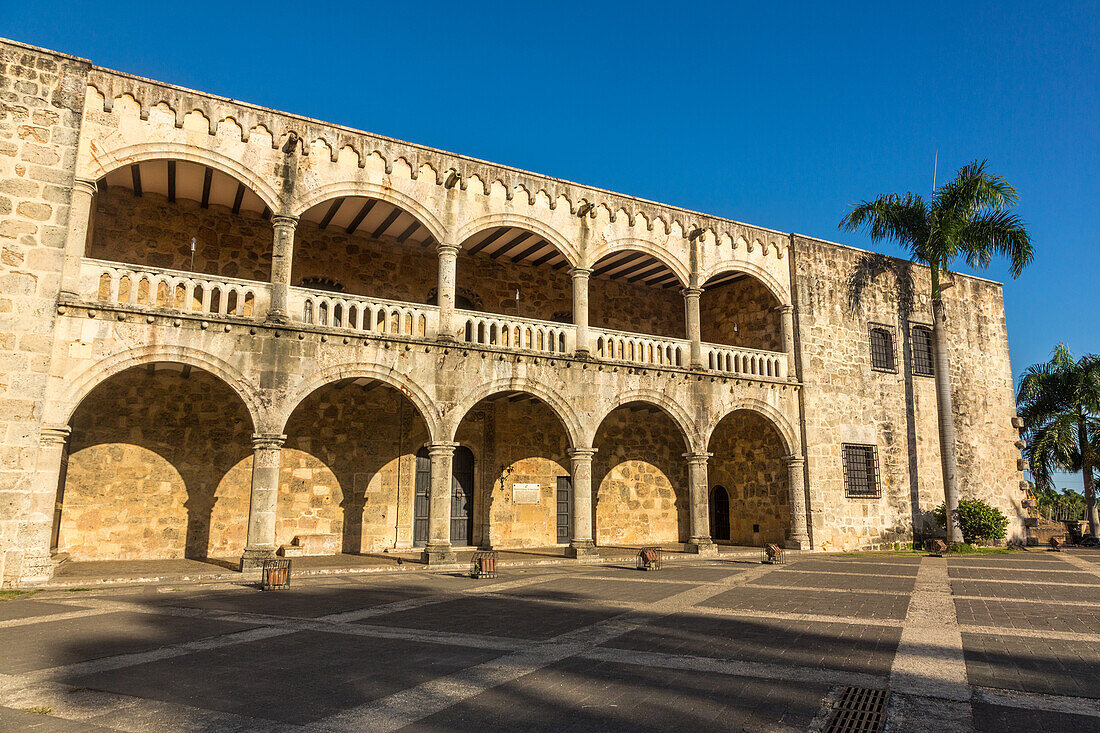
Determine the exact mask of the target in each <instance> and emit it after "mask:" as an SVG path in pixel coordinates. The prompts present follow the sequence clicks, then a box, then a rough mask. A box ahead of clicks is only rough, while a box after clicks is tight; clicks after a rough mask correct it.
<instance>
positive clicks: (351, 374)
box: [275, 363, 444, 441]
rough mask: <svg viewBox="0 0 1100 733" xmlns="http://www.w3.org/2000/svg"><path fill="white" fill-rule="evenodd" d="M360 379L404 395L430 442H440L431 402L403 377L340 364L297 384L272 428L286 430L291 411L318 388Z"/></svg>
mask: <svg viewBox="0 0 1100 733" xmlns="http://www.w3.org/2000/svg"><path fill="white" fill-rule="evenodd" d="M361 377H366V378H370V379H377V380H378V381H379V382H382V383H383V384H386V385H387V386H390V387H393V388H394V389H396V390H397V391H398V392H400V393H401V394H403V395H404V396H405V398H406V399H408V400H409V402H411V403H412V404H413V407H415V408H416V411H417V412H418V413H419V414H420V417H421V419H423V420H424V422H425V424H426V425H427V426H428V435H429V436H430V439H431V440H432V441H437V440H441V439H443V438H441V437H440V436H442V435H443V434H444V433H443V427H442V423H441V420H440V417H439V412H438V411H437V410H436V409H435V407H434V401H433V399H432V397H431V395H429V394H428V393H427V391H425V390H424V389H423V388H422V387H421V386H420V385H418V384H416V383H415V382H413V381H412V380H411V379H409V378H408V377H406V376H405V375H404V374H401V373H399V372H395V371H393V370H392V369H386V368H384V367H381V366H375V365H372V364H360V363H356V364H339V365H337V366H332V367H328V368H327V369H322V370H321V371H320V372H317V373H316V374H314V375H313V377H312V378H310V379H309V380H308V381H305V382H301V383H299V386H298V388H297V389H296V390H294V392H293V393H292V394H291V395H290V396H288V397H286V398H285V399H284V400H283V402H282V404H281V405H280V406H279V409H278V410H277V419H276V420H275V424H277V425H278V430H277V431H275V432H281V431H282V430H283V429H284V428H285V427H286V424H287V421H288V420H290V416H291V415H292V414H294V410H295V409H297V408H298V406H299V405H300V404H302V402H303V401H304V400H305V399H306V398H307V397H309V396H310V395H311V394H313V393H314V392H316V391H317V390H319V389H320V388H322V387H324V386H326V385H328V384H331V383H333V382H338V381H340V380H342V379H356V378H361Z"/></svg>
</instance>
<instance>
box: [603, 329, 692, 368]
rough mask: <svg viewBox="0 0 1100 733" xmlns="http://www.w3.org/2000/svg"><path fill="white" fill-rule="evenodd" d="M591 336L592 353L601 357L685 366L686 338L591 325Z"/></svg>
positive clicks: (656, 364)
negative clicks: (649, 334)
mask: <svg viewBox="0 0 1100 733" xmlns="http://www.w3.org/2000/svg"><path fill="white" fill-rule="evenodd" d="M592 338H593V339H594V341H595V345H596V348H595V349H594V350H593V354H594V355H595V356H597V357H598V358H600V359H610V360H612V361H628V362H631V363H634V364H650V365H653V366H673V367H686V366H687V365H688V355H689V353H690V352H691V342H690V341H687V340H686V339H674V338H662V337H660V336H642V335H639V334H636V333H629V332H626V331H611V330H607V329H602V328H594V329H592Z"/></svg>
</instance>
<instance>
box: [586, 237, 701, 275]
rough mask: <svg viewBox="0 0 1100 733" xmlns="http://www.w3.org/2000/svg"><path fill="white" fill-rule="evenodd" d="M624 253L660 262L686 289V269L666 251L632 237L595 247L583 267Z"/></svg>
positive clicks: (687, 273) (592, 265) (687, 271)
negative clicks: (635, 254) (639, 253)
mask: <svg viewBox="0 0 1100 733" xmlns="http://www.w3.org/2000/svg"><path fill="white" fill-rule="evenodd" d="M624 251H635V252H644V253H645V254H647V255H649V256H651V257H653V258H654V259H656V260H658V261H659V262H661V264H663V265H665V266H666V267H668V269H670V270H672V272H673V274H674V275H676V279H677V280H679V281H680V285H682V286H684V287H687V284H688V282H690V280H691V273H690V272H689V270H688V268H687V267H686V266H684V264H683V263H682V262H680V261H679V260H678V259H677V258H675V257H674V256H673V255H672V254H671V253H670V252H669V251H668V250H666V249H662V248H661V247H658V246H657V245H655V244H653V242H647V241H645V240H644V239H635V238H632V237H627V238H623V239H615V240H612V241H610V242H607V243H606V244H604V245H602V246H600V247H597V248H596V249H595V250H594V251H593V252H590V253H589V255H588V258H587V262H586V263H585V266H586V267H594V266H595V265H596V263H597V262H599V261H600V260H601V259H603V258H604V257H606V256H607V255H610V254H614V253H616V252H624Z"/></svg>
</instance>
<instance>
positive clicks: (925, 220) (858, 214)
mask: <svg viewBox="0 0 1100 733" xmlns="http://www.w3.org/2000/svg"><path fill="white" fill-rule="evenodd" d="M985 165H986V164H985V161H982V162H978V161H974V162H973V163H970V164H969V165H966V166H963V167H962V168H960V169H959V172H958V173H957V174H956V175H955V179H954V180H952V181H950V182H948V183H946V184H944V185H943V186H941V187H940V188H939V189H936V190H933V191H932V196H931V198H930V199H929V200H928V201H925V200H924V199H923V198H921V196H919V195H917V194H914V193H907V194H905V196H904V197H902V196H899V195H898V194H896V193H891V194H885V195H883V196H879V197H878V198H877V199H875V200H874V201H864V202H862V203H860V204H859V205H858V206H856V207H855V208H854V209H852V211H851V212H850V213H849V214H848V215H847V216H845V217H844V218H843V219H842V220H841V222H840V228H841V229H847V230H849V231H856V230H858V229H860V228H863V229H865V230H866V231H867V233H868V234H869V235H870V237H871V240H872V241H879V240H882V239H889V240H893V241H895V242H898V243H899V244H901V245H902V246H904V247H905V248H906V249H908V250H909V253H910V254H911V255H912V256H913V259H914V260H915V261H917V262H920V263H923V264H925V265H927V266H928V268H929V270H930V272H931V278H932V336H933V343H934V345H935V356H936V366H935V376H936V400H937V406H938V410H939V424H940V457H941V463H942V468H943V493H944V501H945V503H946V504H947V509H948V512H947V515H948V516H949V517H950V518H951V519H950V520H949V521H948V527H947V533H948V534H947V538H948V541H950V542H962V528H961V527H959V523H958V516H957V514H956V510H957V509H958V506H959V478H958V457H957V454H956V449H955V422H954V418H953V414H954V412H953V408H952V405H951V375H950V372H949V367H950V365H949V362H948V352H947V317H946V314H945V312H944V306H943V292H942V289H941V287H940V276H941V274H946V273H948V272H949V270H948V268H949V267H950V265H951V264H952V262H954V260H956V259H957V258H959V257H962V258H964V259H965V260H966V262H967V264H969V265H970V266H971V267H983V268H984V267H987V266H988V265H989V263H990V261H991V260H992V258H993V255H995V254H998V255H1003V256H1005V257H1007V258H1008V262H1009V268H1010V270H1011V272H1012V277H1014V278H1015V277H1019V276H1020V273H1021V272H1022V271H1023V269H1024V268H1025V267H1026V266H1027V265H1028V263H1029V262H1031V256H1032V252H1031V238H1030V237H1029V236H1028V233H1027V229H1026V228H1025V227H1024V224H1023V222H1021V221H1020V219H1019V217H1017V216H1016V215H1015V214H1013V213H1012V212H1011V211H1010V209H1011V207H1012V206H1013V205H1015V203H1016V201H1017V196H1016V190H1015V189H1014V188H1012V186H1010V185H1009V184H1008V182H1007V181H1005V180H1004V179H1003V178H999V177H997V176H993V175H989V174H987V173H986V172H985Z"/></svg>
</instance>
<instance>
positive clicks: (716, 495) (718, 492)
mask: <svg viewBox="0 0 1100 733" xmlns="http://www.w3.org/2000/svg"><path fill="white" fill-rule="evenodd" d="M710 536H711V539H714V540H725V541H726V542H729V539H730V495H729V492H727V491H726V489H725V487H724V486H715V487H714V491H712V492H711V493H710Z"/></svg>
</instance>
